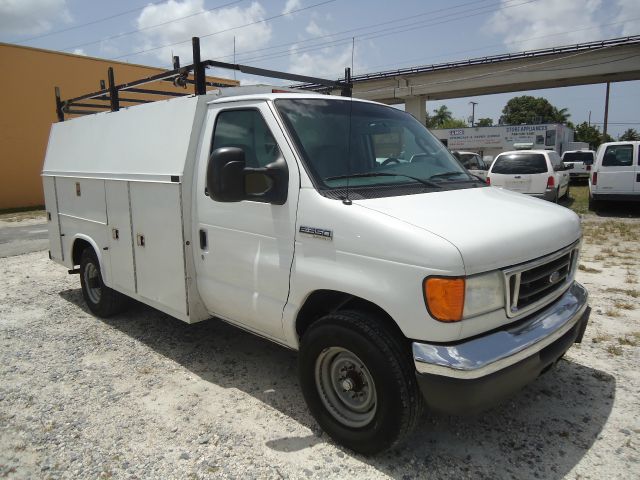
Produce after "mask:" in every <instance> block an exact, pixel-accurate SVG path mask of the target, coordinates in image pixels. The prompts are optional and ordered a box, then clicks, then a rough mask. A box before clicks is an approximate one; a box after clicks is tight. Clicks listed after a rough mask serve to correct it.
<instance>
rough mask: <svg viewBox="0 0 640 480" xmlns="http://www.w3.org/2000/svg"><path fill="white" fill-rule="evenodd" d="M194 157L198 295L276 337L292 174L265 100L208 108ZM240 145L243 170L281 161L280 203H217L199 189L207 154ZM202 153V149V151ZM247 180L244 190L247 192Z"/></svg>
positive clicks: (287, 260)
mask: <svg viewBox="0 0 640 480" xmlns="http://www.w3.org/2000/svg"><path fill="white" fill-rule="evenodd" d="M204 135H205V139H204V143H203V145H202V148H201V151H200V152H199V157H198V161H199V164H198V172H197V175H198V178H197V188H196V193H195V195H196V206H197V222H194V225H196V228H197V231H196V232H194V237H193V238H199V239H200V245H199V246H198V248H196V249H194V251H195V264H196V270H197V274H198V290H199V292H200V294H201V297H202V299H203V302H204V304H205V305H206V307H207V309H208V311H209V312H210V313H211V314H212V315H215V316H218V317H221V318H223V319H225V320H228V321H230V322H231V323H236V324H239V325H241V326H243V327H244V328H247V329H249V330H252V331H255V332H257V333H260V334H262V335H265V336H267V337H270V338H273V339H282V338H283V329H282V311H283V308H284V305H285V303H286V300H287V296H288V293H289V272H290V269H291V264H292V261H293V247H294V236H295V218H296V206H297V203H298V194H299V191H298V185H299V184H300V181H299V172H298V167H297V163H296V161H295V159H294V156H293V152H292V151H291V149H290V148H289V147H288V144H287V142H286V140H285V138H284V135H283V134H282V131H281V130H280V127H279V125H278V124H277V122H276V120H275V118H274V116H273V113H272V112H271V110H270V108H269V106H268V104H267V103H266V102H264V101H257V102H237V103H235V102H234V103H230V104H227V105H220V104H218V105H211V107H210V110H209V112H208V117H207V126H206V129H205V133H204ZM229 146H232V147H239V148H242V149H243V150H244V152H245V160H246V166H247V167H264V166H265V165H266V164H268V163H271V162H273V161H274V160H276V159H277V158H279V157H280V156H281V157H282V158H284V160H285V161H286V162H287V165H288V169H289V181H288V196H287V201H286V202H285V203H284V205H274V204H270V203H265V202H264V201H256V200H242V201H239V202H218V201H215V200H213V199H212V198H210V197H209V196H208V192H206V191H205V184H206V169H207V163H208V158H209V155H210V153H211V151H212V150H213V149H216V148H220V147H229ZM205 147H206V148H205ZM250 183H251V182H250V181H249V180H247V183H246V188H247V190H250V189H251V188H254V187H255V185H254V186H252V185H250Z"/></svg>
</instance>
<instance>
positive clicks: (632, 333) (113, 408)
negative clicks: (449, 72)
mask: <svg viewBox="0 0 640 480" xmlns="http://www.w3.org/2000/svg"><path fill="white" fill-rule="evenodd" d="M614 223H615V222H614ZM618 223H620V222H618ZM616 225H618V224H617V223H616V224H615V225H614V224H613V223H611V222H596V223H593V224H591V223H590V224H588V229H587V233H586V235H585V238H586V241H585V246H584V249H583V257H582V260H581V265H582V266H581V270H580V271H579V273H578V279H579V280H580V281H581V282H583V283H584V284H586V285H587V287H588V288H589V291H590V294H591V302H590V303H591V305H592V307H593V313H592V323H591V324H590V326H589V328H588V329H587V332H586V336H585V340H584V343H582V344H581V345H576V346H574V347H573V348H572V349H571V350H570V351H569V352H568V354H567V355H566V357H565V359H563V360H562V361H560V362H559V364H558V365H557V366H556V367H555V368H554V369H552V370H551V371H550V372H549V373H548V374H546V375H544V376H542V377H541V378H540V379H538V380H537V381H536V382H535V383H534V384H532V385H531V386H529V387H527V388H526V389H525V390H523V391H522V392H521V393H519V394H518V395H516V396H515V397H513V398H512V399H510V400H509V401H507V402H505V403H504V404H502V405H500V406H497V407H496V408H494V409H492V410H490V411H488V412H485V413H483V414H480V415H478V416H475V417H468V418H461V417H448V416H434V415H428V416H426V417H425V419H424V420H423V422H422V425H421V427H420V428H419V431H418V432H416V433H415V434H414V435H413V436H412V437H411V438H410V439H409V441H408V442H407V444H406V445H405V446H403V447H400V448H398V449H395V450H392V451H389V452H386V453H384V454H382V455H378V456H376V457H372V458H366V457H363V456H360V455H355V454H353V453H351V452H350V451H348V450H345V449H342V448H340V447H338V446H336V445H335V444H334V443H332V442H331V440H330V439H329V438H328V437H327V436H326V435H325V434H323V433H322V432H321V431H320V430H319V428H318V426H317V425H316V423H315V422H314V420H313V419H312V417H311V416H310V415H309V413H308V411H307V409H306V406H305V404H304V401H303V398H302V395H301V393H300V390H299V388H298V382H297V379H296V373H295V367H296V355H295V353H294V352H291V351H288V350H285V349H283V348H281V347H278V346H276V345H273V344H271V343H269V342H267V341H264V340H262V339H259V338H257V337H255V336H252V335H250V334H247V333H244V332H242V331H240V330H238V329H235V328H233V327H230V326H228V325H226V324H224V323H222V322H219V321H209V322H203V323H200V324H196V325H187V324H184V323H182V322H180V321H177V320H174V319H172V318H170V317H168V316H166V315H164V314H162V313H159V312H157V311H155V310H153V309H151V308H148V307H146V306H143V305H139V304H136V305H135V306H134V307H133V308H132V309H131V310H130V311H128V312H127V313H126V314H123V315H120V316H117V317H115V318H113V319H109V320H99V319H97V318H94V317H93V316H91V315H90V314H89V313H88V311H87V309H86V308H85V306H84V304H83V301H82V295H81V292H80V288H79V281H78V277H77V276H69V275H67V274H66V270H65V269H64V268H63V267H60V266H58V265H56V264H54V263H52V262H50V261H49V260H48V259H47V256H46V252H37V253H30V254H26V255H21V256H15V257H9V258H3V259H0V278H1V279H2V280H1V281H0V360H1V364H0V375H1V377H0V378H1V380H0V477H8V478H145V479H146V478H158V479H172V478H187V479H196V478H273V479H280V478H322V479H328V478H397V479H410V478H426V477H431V478H456V479H457V478H525V479H529V478H545V479H547V478H551V479H555V478H572V479H585V478H594V479H595V478H598V479H599V478H602V477H604V476H607V477H609V478H633V477H635V478H638V477H640V464H639V462H640V453H639V451H638V449H639V447H640V441H639V435H638V434H639V433H640V421H639V417H638V405H640V401H639V400H640V392H639V387H640V379H639V376H640V375H639V368H638V367H639V366H640V355H639V354H638V344H639V342H640V310H639V309H638V307H640V305H638V304H639V302H638V290H639V288H640V286H639V285H638V276H639V273H640V272H639V270H640V268H639V266H638V258H640V256H639V255H638V253H640V248H639V246H638V242H637V238H638V233H639V232H640V222H638V221H637V220H632V221H626V222H625V223H624V224H622V223H620V225H623V226H622V227H620V226H619V225H618V226H616ZM603 239H604V241H603ZM603 245H607V246H608V247H607V248H609V247H610V248H611V250H607V251H605V249H604V248H603ZM611 289H613V290H611ZM616 289H617V290H616Z"/></svg>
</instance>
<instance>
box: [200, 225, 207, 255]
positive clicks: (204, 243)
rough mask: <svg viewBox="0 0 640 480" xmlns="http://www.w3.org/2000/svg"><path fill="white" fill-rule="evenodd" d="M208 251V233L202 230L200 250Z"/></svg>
mask: <svg viewBox="0 0 640 480" xmlns="http://www.w3.org/2000/svg"><path fill="white" fill-rule="evenodd" d="M206 249H207V232H206V231H205V230H203V229H200V250H206Z"/></svg>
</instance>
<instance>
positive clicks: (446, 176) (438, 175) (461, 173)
mask: <svg viewBox="0 0 640 480" xmlns="http://www.w3.org/2000/svg"><path fill="white" fill-rule="evenodd" d="M457 175H466V176H467V177H469V175H467V174H466V173H465V172H444V173H437V174H435V175H431V176H430V177H429V179H432V178H449V177H455V176H457Z"/></svg>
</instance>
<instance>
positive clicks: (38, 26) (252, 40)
mask: <svg viewBox="0 0 640 480" xmlns="http://www.w3.org/2000/svg"><path fill="white" fill-rule="evenodd" d="M638 34H640V0H573V1H561V0H395V1H388V0H370V1H367V0H254V1H252V0H168V1H167V0H158V1H155V2H149V1H139V0H110V1H107V2H105V1H97V0H0V42H6V43H15V44H19V45H25V46H31V47H37V48H45V49H50V50H58V51H64V52H68V53H75V54H79V55H88V56H93V57H100V58H107V59H113V60H118V61H125V62H130V63H137V64H144V65H153V66H159V67H165V68H171V58H172V56H173V55H179V56H180V58H181V62H182V63H183V64H184V63H189V62H191V43H190V41H191V37H193V36H200V37H201V48H202V58H205V59H216V60H222V61H228V62H232V61H234V50H235V62H236V63H243V64H247V65H254V66H257V67H262V68H268V69H274V70H284V71H289V72H293V73H299V74H305V75H312V76H317V77H324V78H339V77H341V76H343V75H344V68H345V67H347V66H351V65H352V64H353V73H354V74H355V75H359V74H364V73H370V72H377V71H381V70H391V69H397V68H405V67H411V66H419V65H430V64H434V63H442V62H447V61H453V60H465V59H469V58H478V57H484V56H487V55H496V54H503V53H511V52H521V51H525V50H532V49H538V48H546V47H552V46H561V45H571V44H576V43H582V42H591V41H596V40H604V39H609V38H617V37H622V36H629V35H638ZM234 45H235V47H234ZM638 62H640V59H638ZM207 73H208V74H210V75H217V76H227V77H233V72H229V71H223V70H215V69H214V70H213V71H212V70H208V71H207ZM237 78H238V79H239V80H241V82H243V83H252V82H256V81H257V80H260V79H256V78H255V77H253V78H252V77H245V76H243V75H242V74H240V76H238V77H237ZM518 95H533V96H536V97H545V98H546V99H548V100H549V101H550V102H551V103H552V104H553V105H554V106H556V107H557V108H559V109H560V108H567V109H568V110H569V113H570V114H571V118H570V120H571V121H572V122H573V123H574V124H578V123H581V122H584V121H587V120H588V119H589V116H590V118H591V123H592V124H596V125H599V126H600V127H601V126H602V123H603V121H604V99H605V85H604V84H597V85H587V86H576V87H565V88H558V89H548V90H535V91H529V92H514V93H508V94H499V95H484V96H475V97H470V98H461V99H449V100H445V101H442V102H440V101H429V102H428V103H427V110H428V111H430V112H431V111H433V110H434V109H437V108H438V107H439V106H440V105H442V104H445V105H447V107H448V108H449V109H450V110H451V111H452V112H453V115H454V117H455V118H460V119H467V118H468V117H469V116H470V115H471V105H470V104H469V102H471V101H474V102H477V105H476V109H475V117H476V119H478V118H482V117H490V118H492V119H493V120H494V122H495V123H497V121H498V118H499V117H500V115H501V111H502V108H503V107H504V105H505V104H506V102H507V101H508V100H509V99H510V98H512V97H514V96H518ZM609 122H610V124H609V133H610V134H612V135H613V136H614V137H616V136H618V135H620V134H621V133H622V132H623V131H624V130H626V129H627V128H635V129H636V130H640V81H630V82H618V83H613V84H611V93H610V103H609Z"/></svg>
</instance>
